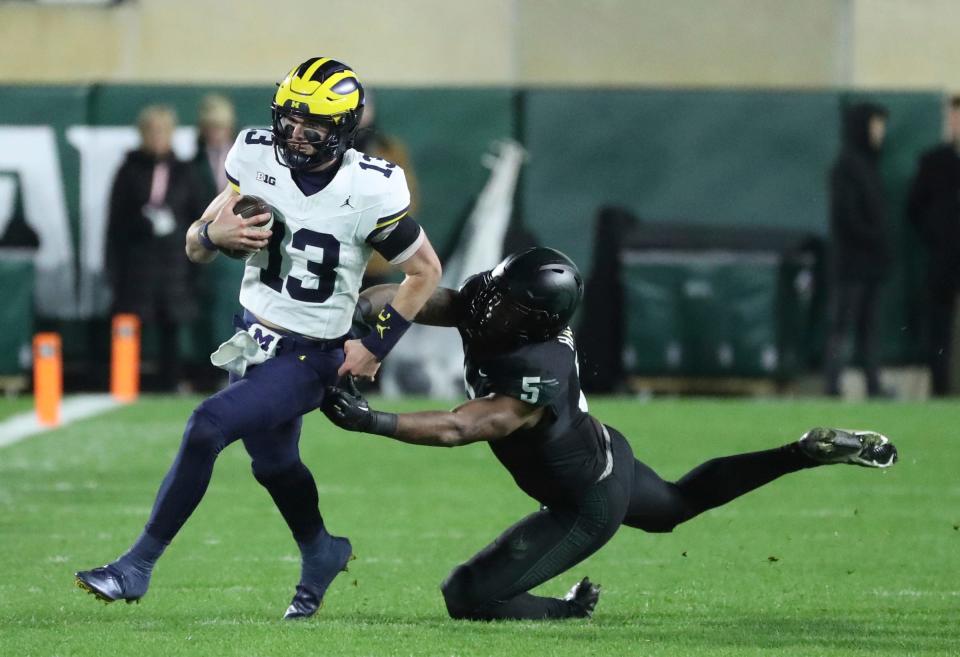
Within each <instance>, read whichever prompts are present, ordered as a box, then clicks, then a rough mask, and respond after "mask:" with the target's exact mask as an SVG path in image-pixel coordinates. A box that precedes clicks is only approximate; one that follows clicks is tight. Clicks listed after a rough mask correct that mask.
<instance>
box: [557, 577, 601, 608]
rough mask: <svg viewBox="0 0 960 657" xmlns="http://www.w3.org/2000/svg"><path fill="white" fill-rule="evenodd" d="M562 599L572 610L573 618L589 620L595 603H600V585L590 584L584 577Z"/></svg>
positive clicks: (595, 605)
mask: <svg viewBox="0 0 960 657" xmlns="http://www.w3.org/2000/svg"><path fill="white" fill-rule="evenodd" d="M563 599H564V600H566V601H567V602H569V603H570V605H571V606H572V607H573V608H574V612H575V613H574V616H576V617H577V618H590V617H591V616H593V610H594V609H596V607H597V602H599V601H600V585H599V584H594V583H593V582H591V581H590V578H589V577H584V578H583V579H582V580H580V581H579V582H577V583H576V584H574V585H573V588H572V589H570V592H569V593H567V594H566V595H565V596H563Z"/></svg>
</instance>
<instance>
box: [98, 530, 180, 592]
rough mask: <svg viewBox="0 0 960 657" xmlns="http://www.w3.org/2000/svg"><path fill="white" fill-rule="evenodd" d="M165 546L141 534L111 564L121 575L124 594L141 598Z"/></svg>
mask: <svg viewBox="0 0 960 657" xmlns="http://www.w3.org/2000/svg"><path fill="white" fill-rule="evenodd" d="M167 545H168V543H165V542H163V541H158V540H157V539H155V538H154V537H152V536H150V534H148V533H147V532H143V533H142V534H140V537H139V538H138V539H137V540H136V541H134V543H133V545H132V546H131V547H130V549H129V550H127V551H126V552H124V553H123V554H122V555H120V558H119V559H117V560H116V561H114V562H113V563H112V564H111V565H112V566H114V567H115V568H117V569H119V570H120V572H122V573H123V585H124V586H123V588H124V591H123V592H124V594H126V595H127V596H137V597H142V596H143V595H144V594H145V593H146V592H147V587H149V586H150V575H151V574H152V573H153V567H154V565H156V563H157V559H159V558H160V555H161V554H163V551H164V550H165V549H166V548H167Z"/></svg>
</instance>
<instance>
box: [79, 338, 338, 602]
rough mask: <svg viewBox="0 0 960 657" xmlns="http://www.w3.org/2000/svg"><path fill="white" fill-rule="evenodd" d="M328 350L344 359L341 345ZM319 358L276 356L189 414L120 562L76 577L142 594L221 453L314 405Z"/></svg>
mask: <svg viewBox="0 0 960 657" xmlns="http://www.w3.org/2000/svg"><path fill="white" fill-rule="evenodd" d="M322 353H327V352H322ZM329 353H330V354H334V355H335V354H337V353H339V354H340V356H339V358H341V359H342V352H329ZM311 360H314V361H315V360H317V358H313V359H311ZM315 364H316V363H315V362H303V361H299V360H298V359H297V358H296V357H294V355H293V354H289V355H284V356H280V357H276V358H273V359H271V360H269V361H267V362H266V363H264V364H263V365H259V366H257V367H255V368H253V369H252V370H250V371H249V372H248V374H247V376H246V377H245V378H243V379H241V380H239V381H236V382H234V383H232V384H231V385H230V386H228V387H227V388H225V389H224V390H221V391H220V392H218V393H217V394H215V395H213V396H212V397H209V398H207V399H206V400H204V401H203V402H202V403H201V404H200V405H199V406H198V407H197V408H196V409H195V410H194V412H193V414H192V415H191V416H190V419H189V420H188V421H187V425H186V428H185V430H184V433H183V438H182V440H181V443H180V449H179V451H178V453H177V456H176V458H175V459H174V462H173V465H172V466H171V468H170V470H169V471H168V472H167V475H166V477H164V480H163V483H162V484H161V485H160V490H159V491H158V493H157V497H156V500H155V501H154V505H153V510H152V512H151V514H150V519H149V521H148V522H147V525H146V527H145V529H144V532H143V533H142V534H141V536H140V537H139V538H138V539H137V541H136V542H135V543H134V544H133V546H132V547H131V548H130V550H128V551H127V552H126V553H125V554H123V555H122V556H121V557H120V558H119V559H117V560H116V561H114V562H112V563H110V564H108V565H107V566H105V567H103V568H96V569H93V570H92V571H81V572H79V573H77V582H78V584H79V585H80V586H81V587H82V588H84V589H86V590H88V591H90V592H91V593H93V594H94V595H97V597H99V598H101V599H104V600H107V601H111V600H116V599H120V598H123V599H127V600H135V599H138V598H140V597H142V596H143V594H144V593H146V590H147V586H148V585H149V581H150V576H151V573H152V570H153V566H154V564H155V563H156V561H157V559H159V557H160V555H161V554H162V553H163V551H164V549H165V548H166V546H167V544H169V542H170V541H171V540H172V539H173V537H174V536H175V535H176V534H177V532H178V531H179V530H180V528H181V527H182V526H183V524H184V523H185V522H186V520H187V518H189V517H190V514H192V513H193V510H194V509H195V508H196V507H197V505H198V504H199V503H200V500H201V499H202V498H203V495H204V493H205V492H206V490H207V486H208V484H209V483H210V477H211V475H212V473H213V465H214V462H215V461H216V458H217V455H218V454H219V453H220V452H221V451H222V450H223V449H224V448H225V447H226V446H227V445H228V444H230V443H231V442H233V441H235V440H237V439H238V438H240V437H241V436H242V435H243V434H245V433H249V432H259V431H265V430H267V429H269V428H270V427H274V426H277V425H279V424H282V423H284V422H287V421H289V420H290V419H292V418H295V417H298V416H300V415H302V414H303V413H304V412H306V411H308V410H310V409H312V408H314V407H315V404H316V400H315V397H316V395H317V392H316V391H317V390H318V389H322V388H323V385H321V384H320V382H321V378H320V375H319V374H318V370H317V369H315V367H314V365H315ZM324 364H325V363H324ZM334 371H335V368H334Z"/></svg>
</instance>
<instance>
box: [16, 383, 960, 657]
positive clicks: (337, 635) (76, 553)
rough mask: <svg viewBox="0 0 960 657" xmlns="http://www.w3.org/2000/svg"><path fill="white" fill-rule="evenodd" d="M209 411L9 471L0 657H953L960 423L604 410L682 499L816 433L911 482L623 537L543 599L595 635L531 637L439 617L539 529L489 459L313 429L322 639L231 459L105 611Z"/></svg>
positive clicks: (94, 440)
mask: <svg viewBox="0 0 960 657" xmlns="http://www.w3.org/2000/svg"><path fill="white" fill-rule="evenodd" d="M195 402H196V400H190V399H187V400H183V399H167V398H154V399H146V400H144V401H142V402H140V403H138V404H136V405H133V406H130V407H126V408H122V409H119V410H117V411H114V412H111V413H108V414H105V415H102V416H100V417H97V418H93V419H89V420H85V421H82V422H79V423H77V424H75V425H71V426H68V427H65V428H63V429H60V430H58V431H56V432H53V433H49V434H46V435H42V436H37V437H34V438H31V439H29V440H27V441H25V442H22V443H18V444H15V445H12V446H10V447H7V448H3V449H0V540H2V548H3V549H2V551H0V655H3V656H4V657H6V656H17V657H21V656H33V655H37V656H40V655H43V656H53V655H57V656H62V657H66V656H71V655H136V656H137V657H147V656H151V655H163V656H167V657H169V656H174V655H189V656H195V657H205V656H207V655H209V656H217V657H220V656H228V655H243V656H280V655H291V656H293V655H330V656H334V655H335V656H341V655H342V656H346V655H378V656H379V655H397V656H401V655H444V656H448V657H449V656H451V655H464V656H466V655H470V656H487V655H504V656H511V657H526V656H538V657H539V656H545V655H564V656H567V655H569V656H576V655H616V656H622V655H670V656H678V657H690V656H695V655H731V656H738V657H740V656H747V655H765V656H766V655H795V656H798V657H800V656H802V657H810V656H815V655H871V656H878V655H879V656H887V655H889V656H891V657H893V656H896V657H904V656H906V655H953V656H956V655H960V479H958V476H957V473H958V470H960V435H958V427H960V406H958V405H957V404H949V403H942V404H940V403H928V404H922V405H919V404H918V405H908V404H894V403H887V404H872V405H871V404H862V405H853V404H841V403H836V404H835V403H826V402H744V401H657V402H652V403H638V402H634V401H630V400H594V401H593V403H592V410H593V411H594V414H595V415H597V416H598V417H600V418H601V419H603V420H604V421H606V422H607V423H609V424H612V425H614V426H617V427H618V428H619V429H621V430H622V431H623V433H624V434H626V435H627V436H628V437H629V438H630V439H631V442H632V443H633V446H634V449H635V451H636V452H637V454H638V456H640V458H642V459H643V460H645V461H646V462H647V463H649V464H650V465H652V466H653V467H654V468H656V469H657V470H658V471H659V472H660V473H661V474H662V475H663V476H665V477H669V478H676V477H678V476H680V475H681V474H683V473H684V472H685V471H686V470H688V469H689V468H691V467H692V466H694V465H696V464H697V463H699V462H700V461H701V460H704V459H706V458H708V457H711V456H715V455H720V454H723V453H731V452H737V451H745V450H752V449H762V448H766V447H769V446H773V445H775V444H778V443H780V442H785V441H786V440H788V439H793V438H795V437H796V436H798V435H799V434H800V433H801V432H802V430H804V429H805V428H807V427H808V426H812V425H816V424H827V425H838V426H852V427H855V428H859V427H871V428H877V429H881V430H883V431H884V432H886V433H887V434H888V435H890V436H891V437H892V438H894V439H895V441H896V442H897V444H898V445H899V447H900V453H901V462H900V463H899V464H898V465H897V466H896V467H894V468H893V469H891V470H889V471H886V472H880V471H875V470H866V469H862V468H855V467H848V466H835V467H830V468H821V469H818V470H814V471H807V472H801V473H798V474H795V475H792V476H789V477H787V478H784V479H782V480H780V481H777V482H774V483H773V484H772V485H770V486H768V487H766V488H764V489H762V490H759V491H756V492H754V493H752V494H750V495H748V496H747V497H745V498H743V499H740V500H737V501H735V502H734V503H732V504H731V505H729V506H727V507H724V508H722V509H718V510H715V511H712V512H709V513H707V514H705V515H704V516H703V517H700V518H697V519H695V520H693V521H691V522H690V523H688V524H686V525H683V526H681V527H679V528H678V529H677V530H676V531H675V532H674V533H673V534H668V535H651V534H644V533H642V532H639V531H636V530H631V529H624V530H622V531H621V532H620V533H619V534H618V535H617V536H616V537H615V538H614V539H613V541H612V542H611V543H610V544H609V545H608V546H607V547H605V548H604V549H603V550H601V551H600V552H599V553H598V554H596V555H595V556H593V557H592V558H591V559H589V560H588V561H586V562H585V563H583V564H580V565H579V566H577V567H576V568H574V570H573V571H572V572H570V573H567V574H565V575H563V576H561V577H560V578H558V580H556V581H553V582H549V583H547V584H546V585H544V586H543V587H541V589H540V590H541V591H542V592H543V593H545V594H550V595H558V594H561V593H563V592H565V591H566V589H567V588H569V586H570V585H571V584H572V583H573V582H574V581H575V580H577V579H578V578H580V577H582V576H584V575H589V576H590V577H591V578H592V579H594V580H595V581H598V582H600V583H601V584H602V585H603V587H604V588H603V595H602V597H601V600H600V604H599V606H598V608H597V613H596V615H595V617H594V618H593V619H592V620H589V621H574V622H567V623H541V624H536V623H516V622H508V623H467V622H455V621H451V620H449V619H448V618H447V617H446V613H445V610H444V607H443V601H442V599H441V597H440V593H439V590H438V585H439V583H440V581H441V580H442V579H443V577H444V576H445V575H446V573H447V572H448V571H449V570H450V569H451V568H452V567H453V566H454V565H456V564H457V563H459V562H461V561H462V560H465V559H466V558H468V557H469V556H470V555H471V554H472V553H473V552H474V551H476V550H477V549H479V548H480V547H482V546H483V545H484V544H486V543H487V542H488V541H489V540H491V539H492V538H493V537H494V536H496V534H497V533H498V532H499V531H500V530H501V529H502V528H504V527H506V526H507V525H508V524H509V523H511V522H512V521H514V520H516V519H517V518H519V517H520V516H522V515H523V514H525V513H527V512H530V511H531V510H534V509H535V504H534V503H533V502H532V501H531V500H530V499H528V498H526V497H525V496H524V495H523V494H522V493H520V492H519V491H518V490H516V489H515V488H514V486H513V485H512V482H511V480H510V478H509V476H508V475H507V473H506V472H505V471H503V470H501V469H500V467H499V466H498V464H497V463H496V461H495V459H494V458H493V456H492V455H491V454H490V452H489V450H488V448H487V447H485V446H483V445H474V446H470V447H464V448H461V449H457V450H441V449H430V448H417V447H410V446H406V445H401V444H398V443H392V442H390V441H387V440H384V439H379V438H373V437H368V436H359V435H349V434H346V433H342V432H339V431H337V430H334V429H332V428H331V427H330V426H329V425H328V424H327V423H326V421H325V419H324V418H323V417H322V416H320V415H319V414H314V415H313V416H311V417H309V418H308V419H307V422H306V424H305V428H304V435H303V440H302V448H303V452H304V460H305V461H306V462H307V463H308V465H310V467H311V468H312V469H313V472H314V474H315V476H316V478H317V481H318V483H319V486H320V493H321V505H322V509H323V512H324V516H325V519H326V521H327V525H328V527H329V528H330V529H331V531H332V532H333V533H337V534H345V535H348V536H350V538H351V539H352V541H353V544H354V548H355V550H356V552H357V554H358V556H359V558H358V560H357V561H354V562H353V564H352V565H351V568H350V572H349V573H345V574H343V575H342V576H341V577H340V578H338V579H337V580H336V581H335V582H334V585H333V586H332V587H331V590H330V592H329V594H328V596H327V601H326V605H325V607H324V609H323V610H321V612H320V614H319V615H318V616H317V617H316V618H314V619H312V620H310V621H307V622H302V623H284V622H281V621H280V620H279V617H280V615H281V614H282V612H283V610H284V609H285V607H286V605H287V603H288V601H289V598H290V596H291V594H292V592H293V586H294V584H295V583H296V578H297V574H298V568H299V566H298V561H297V558H296V550H295V546H294V543H293V542H292V540H291V539H290V537H289V534H288V532H287V530H286V527H285V525H284V524H283V521H282V520H281V518H280V516H279V514H278V513H277V512H276V510H275V509H274V508H273V506H272V503H271V502H270V500H269V497H268V495H267V494H266V492H265V491H263V490H262V489H261V488H260V487H259V486H258V484H256V482H255V481H254V480H253V478H252V477H251V475H250V472H249V464H248V461H247V458H246V455H245V453H244V451H243V448H242V446H240V445H234V446H232V447H230V448H228V449H227V450H226V451H225V452H224V453H223V454H222V456H221V458H220V460H219V461H218V463H217V467H216V471H215V473H214V478H213V482H212V484H211V486H210V489H209V491H208V493H207V496H206V498H205V499H204V501H203V503H202V504H201V506H200V508H199V509H198V511H197V513H196V514H195V515H194V516H193V517H192V518H191V520H190V522H189V523H188V524H187V526H186V527H185V529H184V531H183V532H182V533H181V534H180V536H178V538H177V539H176V541H174V543H173V545H172V546H171V548H170V549H169V550H168V552H167V554H166V555H165V556H164V558H163V559H162V560H161V561H160V564H159V565H158V567H157V570H156V571H155V574H154V578H153V585H152V588H151V591H150V593H149V595H148V596H147V597H146V598H144V600H143V602H142V604H140V605H125V604H113V605H110V606H104V605H103V604H101V603H97V602H96V601H95V600H94V599H93V598H92V597H90V596H88V595H86V594H85V593H82V592H81V591H79V590H78V589H76V588H73V581H72V580H73V572H74V571H75V570H77V569H79V568H86V567H90V566H94V565H99V564H101V563H104V562H106V561H108V560H110V559H112V558H113V557H115V556H116V555H117V554H118V553H119V552H120V551H122V550H123V549H125V548H126V547H127V545H128V544H129V542H130V541H131V540H132V539H133V538H134V537H135V536H136V535H137V534H138V533H139V531H140V529H141V528H142V526H143V523H144V522H145V520H146V517H147V514H148V513H149V510H150V505H151V503H152V500H153V496H154V493H155V491H156V488H157V486H158V484H159V483H160V480H161V478H162V476H163V474H164V472H165V471H166V469H167V467H168V466H169V464H170V461H171V459H172V457H173V454H174V452H175V450H176V448H177V444H178V441H179V434H180V432H181V430H182V426H183V423H184V421H185V420H186V418H187V416H188V415H189V412H190V410H191V407H192V405H193V404H194V403H195ZM4 403H5V402H0V416H2V415H6V414H8V410H6V409H5V408H4V406H3V404H4ZM424 405H429V404H428V403H426V402H425V403H423V404H415V403H405V404H403V405H394V406H393V407H394V408H396V409H412V408H415V407H418V406H419V407H423V406H424Z"/></svg>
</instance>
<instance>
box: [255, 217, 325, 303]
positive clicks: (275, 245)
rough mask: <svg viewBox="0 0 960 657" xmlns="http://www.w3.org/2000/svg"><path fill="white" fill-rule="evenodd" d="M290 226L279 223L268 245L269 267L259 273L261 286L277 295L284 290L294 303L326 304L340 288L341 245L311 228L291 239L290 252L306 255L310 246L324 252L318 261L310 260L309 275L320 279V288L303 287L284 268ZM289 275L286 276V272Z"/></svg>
mask: <svg viewBox="0 0 960 657" xmlns="http://www.w3.org/2000/svg"><path fill="white" fill-rule="evenodd" d="M286 234H287V226H286V225H285V224H283V223H280V222H276V223H274V225H273V234H272V235H271V236H270V243H269V244H268V245H267V266H266V267H264V268H263V269H261V270H260V282H261V283H263V284H264V285H266V286H267V287H269V288H270V289H272V290H273V291H275V292H281V293H282V292H283V290H284V288H286V290H287V294H289V295H290V298H291V299H296V300H297V301H305V302H307V303H323V302H324V301H326V300H327V299H329V298H330V297H331V296H332V295H333V290H334V287H335V286H336V284H337V265H339V264H340V242H338V241H337V238H335V237H334V236H333V235H330V234H329V233H319V232H317V231H314V230H310V229H309V228H300V229H297V230H295V231H293V233H292V234H291V235H290V246H289V248H290V249H293V250H298V251H306V248H307V247H308V246H310V247H314V248H318V249H322V250H323V256H322V257H321V259H320V260H319V261H317V260H307V271H309V272H310V273H311V274H313V275H314V276H316V277H317V287H316V288H313V287H306V286H304V283H303V280H301V279H300V278H298V277H296V276H294V275H292V274H290V273H289V270H290V267H289V265H288V266H287V267H284V266H283V256H284V248H283V242H284V238H285V237H286ZM284 270H286V271H287V272H288V273H287V275H286V276H284V275H283V273H282V272H283V271H284Z"/></svg>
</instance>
